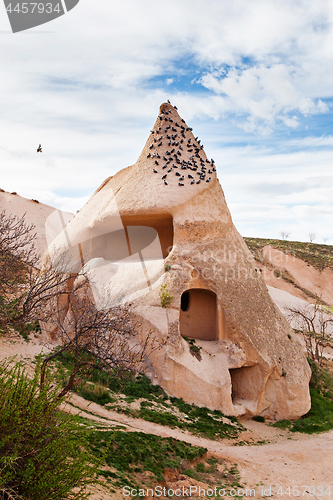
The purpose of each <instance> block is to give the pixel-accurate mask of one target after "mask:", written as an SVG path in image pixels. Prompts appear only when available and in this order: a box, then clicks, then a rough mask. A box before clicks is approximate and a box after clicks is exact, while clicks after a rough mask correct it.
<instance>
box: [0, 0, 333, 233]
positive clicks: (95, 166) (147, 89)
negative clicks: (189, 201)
mask: <svg viewBox="0 0 333 500" xmlns="http://www.w3.org/2000/svg"><path fill="white" fill-rule="evenodd" d="M9 29H10V28H9V23H8V20H7V19H6V17H5V15H4V16H2V17H1V16H0V30H2V31H5V30H7V31H8V30H9ZM42 30H45V31H54V32H53V33H49V34H43V35H42V34H34V33H35V32H41V31H42ZM0 40H1V42H2V43H3V45H4V49H3V50H2V51H1V53H0V65H1V79H0V96H1V114H0V128H1V136H0V175H1V186H0V187H2V188H3V189H6V190H8V191H18V192H19V194H23V195H25V196H27V197H29V198H32V197H33V198H37V199H41V201H44V202H46V203H49V204H51V205H52V204H55V205H56V206H57V207H59V208H63V207H72V211H75V209H76V208H79V207H80V204H81V203H83V201H84V200H85V199H86V197H87V196H89V194H91V193H92V192H93V191H94V190H95V189H96V187H97V186H98V185H99V184H100V183H101V182H102V181H103V180H104V179H105V178H106V177H108V176H109V175H112V174H114V173H115V172H116V171H117V170H119V169H121V168H123V167H125V166H127V165H129V164H131V163H133V162H135V161H136V159H137V157H138V156H139V154H140V152H141V149H142V147H143V145H144V142H145V141H146V138H147V134H148V131H149V129H150V128H151V126H152V124H153V122H154V120H155V117H156V114H157V111H158V106H159V104H160V103H161V102H163V101H165V100H166V99H167V98H171V100H172V101H174V102H175V103H176V104H177V106H178V108H179V110H180V112H181V114H182V115H183V117H184V118H185V119H186V120H187V121H188V122H189V124H190V125H193V122H194V123H196V124H197V125H198V128H201V130H202V131H203V133H204V134H205V135H206V137H205V141H204V142H205V146H206V150H207V152H208V154H209V156H213V157H214V158H215V160H216V161H217V164H218V167H219V173H220V178H221V183H222V186H223V187H224V189H225V190H226V194H227V199H228V201H229V200H230V202H231V203H232V204H233V205H232V206H233V207H236V208H235V210H236V212H235V217H236V218H237V217H238V215H237V214H238V213H239V212H237V204H238V203H240V201H241V200H242V199H245V200H246V206H247V207H248V213H249V214H251V213H252V212H253V213H254V214H256V213H258V215H256V216H255V217H258V221H259V220H263V221H264V222H258V224H257V225H256V226H255V229H256V230H257V231H258V232H260V228H263V227H265V228H266V225H265V224H267V228H268V227H269V224H270V222H269V221H270V220H271V221H275V220H276V225H278V221H277V219H278V217H279V214H280V217H281V220H285V219H284V217H285V215H287V214H288V213H289V216H290V217H291V218H294V220H298V221H301V220H302V217H303V218H304V217H305V215H304V214H305V212H304V210H305V209H304V210H303V211H302V210H300V211H297V210H296V209H295V210H289V208H288V207H290V206H291V205H292V206H295V207H296V208H297V207H298V206H300V207H308V206H310V205H309V200H311V203H314V204H316V206H317V207H318V211H316V210H313V211H312V212H311V213H312V214H313V217H319V218H320V221H319V222H318V224H328V215H325V216H323V214H324V212H325V210H326V207H330V201H329V197H330V196H331V194H332V193H331V191H330V188H329V186H326V187H325V186H324V185H320V186H319V185H318V186H317V185H316V186H315V187H314V189H313V190H311V189H309V188H308V186H307V185H304V189H302V190H301V191H300V192H298V193H292V197H290V194H289V195H288V194H287V193H285V194H284V193H283V192H282V191H281V193H275V195H274V196H275V200H274V199H272V195H269V194H268V193H267V194H266V195H265V196H264V193H263V192H262V191H261V192H260V196H261V197H262V199H261V203H260V206H261V207H262V208H261V209H260V208H256V209H255V210H254V211H251V205H253V204H256V203H257V199H258V190H257V191H256V192H255V189H254V187H256V186H259V188H260V186H263V185H264V184H266V185H267V186H268V185H269V184H271V185H273V184H274V185H275V186H277V188H279V186H282V184H283V182H281V179H282V178H283V180H284V182H285V185H287V184H288V185H289V186H290V185H291V184H292V183H293V182H297V179H302V180H303V179H305V181H306V180H307V179H309V178H310V177H311V176H314V175H315V176H317V175H318V176H321V175H323V176H327V175H328V172H329V171H330V170H331V158H332V152H333V148H332V146H333V139H332V137H331V136H328V137H327V136H322V137H312V136H311V137H309V138H305V139H303V140H302V141H299V140H297V141H296V140H293V141H294V142H293V141H288V140H287V138H286V136H283V133H281V130H284V128H286V129H289V131H290V133H291V134H292V133H294V132H295V131H296V129H297V128H300V125H303V118H302V117H305V118H306V119H307V120H308V121H307V124H310V125H311V124H312V121H311V120H312V117H313V115H317V119H318V120H319V119H320V115H321V114H323V113H325V112H327V109H328V108H327V104H326V103H325V102H324V99H325V98H327V97H331V95H332V88H333V64H332V59H333V4H331V3H329V2H327V0H317V1H316V2H313V1H310V0H299V1H297V2H290V0H278V1H276V0H252V1H251V2H249V1H248V0H234V1H233V2H230V1H227V0H211V1H210V2H209V3H207V4H205V5H204V4H203V2H202V1H200V0H183V1H182V2H179V1H177V0H169V1H168V3H156V2H153V1H152V0H142V1H140V2H135V1H134V0H124V1H123V2H121V3H118V4H115V3H114V2H109V1H107V0H100V2H97V3H96V2H83V0H82V1H81V2H79V4H78V6H77V7H75V9H73V10H72V11H70V12H69V13H68V14H67V15H65V16H62V17H61V18H59V19H57V20H55V21H53V22H52V24H49V25H45V26H44V27H39V28H38V29H36V30H32V31H31V32H30V33H21V34H20V33H18V34H15V35H12V34H1V33H0ZM5 44H6V45H5ZM189 68H190V69H189ZM191 68H192V69H191ZM187 71H188V72H189V74H188V75H187ZM179 76H181V77H182V79H183V80H184V79H186V78H187V76H188V86H187V87H186V86H182V87H179V89H178V90H174V89H177V87H176V84H177V82H178V81H179V80H178V77H179ZM183 80H182V81H183ZM191 81H192V82H195V83H193V84H192V85H191V84H190V82H191ZM159 82H162V83H159ZM198 82H202V84H204V85H205V87H206V89H207V91H204V92H200V91H199V92H198ZM171 83H172V87H170V86H169V85H171ZM165 85H167V89H166V90H165V89H163V88H161V87H164V86H165ZM199 90H202V88H201V89H200V88H199ZM208 90H209V91H208ZM167 92H168V94H167ZM234 124H237V126H238V127H240V130H238V135H237V132H236V131H235V127H234ZM229 128H230V129H232V132H231V131H229ZM277 129H279V133H280V134H281V135H280V136H275V135H274V133H275V131H276V130H277ZM310 129H311V127H310ZM206 130H209V132H210V133H211V132H213V135H214V136H215V137H216V138H217V139H216V140H215V139H214V138H213V136H212V135H210V134H208V133H207V132H206ZM253 133H257V134H259V135H260V136H261V137H262V141H263V144H265V137H266V136H267V135H269V134H270V139H267V143H266V144H267V146H266V147H264V146H263V147H261V148H255V147H247V148H244V147H243V146H237V147H233V148H230V147H225V143H226V142H228V140H230V141H231V142H232V141H234V142H235V143H241V142H244V141H248V140H249V141H250V140H252V134H253ZM235 134H236V135H235ZM222 135H224V137H220V138H219V136H222ZM234 135H235V136H234ZM39 142H42V144H43V155H41V157H37V156H36V153H35V148H36V146H37V145H38V143H39ZM273 142H274V144H271V143H273ZM206 143H207V144H206ZM222 145H223V147H222ZM274 147H276V150H275V149H274ZM291 148H296V149H298V153H297V154H296V153H295V154H291V153H290V150H291ZM321 148H324V149H325V150H324V149H321ZM310 150H311V151H310ZM283 153H284V154H283ZM222 167H223V169H222ZM281 189H282V188H281ZM73 198H76V201H75V200H74V201H71V200H73ZM307 198H308V201H307ZM320 198H322V204H320V203H321V202H320ZM275 201H276V202H275ZM293 203H294V205H293ZM266 206H273V208H272V210H268V209H267V210H266ZM281 207H282V208H281ZM283 207H286V208H283ZM320 207H321V208H320ZM323 207H324V208H323ZM67 209H68V208H67ZM319 209H322V210H323V211H320V210H319ZM324 209H325V210H324ZM260 210H262V214H261V215H260V214H259V212H260ZM288 210H289V212H288ZM310 215H311V214H310ZM322 216H323V217H322ZM260 217H261V218H262V219H260ZM250 220H251V217H250V216H249V217H248V219H247V224H249V223H250ZM254 220H257V219H256V218H255V219H254ZM286 220H289V219H286ZM260 224H263V226H260ZM272 224H273V223H272ZM300 227H303V226H302V224H301V223H300ZM304 227H305V223H304ZM271 228H272V231H273V230H274V231H275V226H274V225H272V226H271ZM279 229H281V227H279ZM306 230H307V231H308V228H307V229H306ZM265 231H266V229H265ZM267 231H269V230H268V229H267Z"/></svg>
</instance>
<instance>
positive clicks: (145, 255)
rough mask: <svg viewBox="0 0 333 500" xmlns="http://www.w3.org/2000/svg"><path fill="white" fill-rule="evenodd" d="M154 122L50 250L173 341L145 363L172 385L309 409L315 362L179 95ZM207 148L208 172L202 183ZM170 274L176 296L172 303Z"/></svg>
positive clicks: (281, 408)
mask: <svg viewBox="0 0 333 500" xmlns="http://www.w3.org/2000/svg"><path fill="white" fill-rule="evenodd" d="M170 119H171V120H172V121H170ZM176 123H177V125H176ZM169 125H170V128H168V129H167V130H166V131H165V129H166V127H168V126H169ZM182 126H183V127H184V130H183V135H182V133H181V131H182V129H181V127H182ZM159 127H161V129H159ZM173 128H174V130H173ZM153 131H154V133H151V134H150V136H149V138H148V140H147V143H146V145H145V147H144V149H143V151H142V153H141V155H140V157H139V159H138V161H137V162H136V163H135V164H134V165H132V166H130V167H127V168H125V169H123V170H121V171H119V172H118V173H117V174H116V175H115V176H114V177H110V178H109V179H107V180H106V181H105V182H104V183H103V184H102V185H101V186H100V188H99V189H98V190H97V191H96V192H95V193H94V194H93V195H92V197H91V198H90V200H89V201H88V202H87V204H86V205H85V206H84V207H83V208H82V210H81V211H80V212H79V213H78V214H77V215H76V216H75V217H74V219H73V220H72V221H71V222H70V223H69V224H68V225H67V227H66V231H65V233H66V234H62V235H60V236H58V238H56V239H55V241H54V244H53V250H52V249H51V250H50V252H51V256H52V255H53V257H52V258H54V261H56V256H57V255H58V254H59V252H60V253H61V252H62V251H68V250H70V252H71V255H72V259H73V263H74V264H75V265H77V267H78V268H80V267H82V266H83V267H84V269H85V270H86V271H87V272H88V274H89V273H90V274H89V275H90V276H91V287H92V291H93V294H94V297H95V300H96V303H97V305H98V307H100V308H103V307H106V306H107V305H110V304H111V305H112V304H113V305H116V304H117V303H120V302H121V303H127V305H129V306H130V308H131V310H132V312H133V314H134V315H135V316H136V317H138V318H139V320H140V323H141V332H140V333H141V335H143V336H145V335H147V334H148V332H149V331H150V332H152V333H153V335H154V336H155V337H156V338H157V339H158V340H161V341H164V342H165V345H164V346H163V347H162V348H161V349H159V350H158V351H156V352H154V353H153V354H152V355H151V356H150V358H149V359H148V360H147V362H146V369H147V374H148V375H149V377H150V378H151V379H152V380H153V382H155V383H158V384H160V385H161V386H162V387H163V388H164V389H165V390H166V391H167V392H168V393H169V394H170V395H172V396H177V397H182V398H183V399H184V400H185V401H186V402H188V403H195V404H197V405H202V406H207V407H209V408H211V409H219V410H222V411H223V412H224V413H226V414H230V415H236V416H240V415H245V416H251V415H259V414H260V415H263V416H265V417H267V418H270V419H273V420H274V419H284V418H285V419H295V418H297V417H299V416H301V415H303V414H305V413H306V412H307V411H308V410H309V408H310V397H309V389H308V382H309V378H310V368H309V366H308V364H307V362H306V359H305V357H304V355H303V353H302V349H301V347H300V345H299V344H298V342H297V340H296V338H295V336H294V334H293V332H292V330H291V328H290V326H289V325H288V323H287V321H286V320H285V318H284V317H283V315H282V313H281V312H280V310H279V309H278V308H277V307H276V306H275V304H274V303H273V302H272V300H271V298H270V296H269V293H268V291H267V288H266V286H265V283H264V281H263V279H262V277H261V274H260V272H259V271H258V270H257V269H256V263H255V261H254V259H253V257H252V255H251V253H250V251H249V250H248V248H247V246H246V244H245V243H244V241H243V239H242V237H241V236H240V235H239V233H238V232H237V230H236V229H235V227H234V225H233V223H232V219H231V216H230V213H229V210H228V207H227V205H226V201H225V198H224V194H223V191H222V188H221V186H220V184H219V181H218V179H217V176H216V172H215V171H214V170H215V168H214V165H213V164H212V163H208V162H207V161H206V160H207V158H206V155H205V153H204V150H203V149H200V145H199V148H198V150H197V151H196V149H195V147H191V145H193V143H194V144H195V145H197V146H198V142H197V141H196V140H195V138H194V136H193V134H192V132H191V130H189V129H188V127H187V125H186V124H185V122H182V120H181V118H180V116H179V115H178V112H177V111H176V110H175V108H173V107H172V106H171V105H170V104H166V103H165V104H162V105H161V107H160V115H159V117H158V118H157V120H156V123H155V125H154V127H153ZM166 135H169V136H170V139H168V138H167V137H166ZM172 136H174V137H173V138H172ZM184 136H185V137H184ZM154 139H155V141H154ZM182 139H183V143H181V142H180V141H181V140H182ZM189 139H191V142H190V143H188V140H189ZM169 142H170V145H169ZM177 143H178V144H177ZM188 144H190V146H188ZM180 146H181V147H180ZM172 150H174V151H172ZM191 150H192V151H191ZM154 153H155V156H154V157H153V158H152V155H153V154H154ZM168 153H170V154H168ZM157 154H158V155H159V157H158V156H157ZM196 154H197V155H198V156H195V155H196ZM193 155H194V158H192V159H191V157H192V156H193ZM147 156H150V157H148V158H147ZM163 157H165V158H167V159H168V158H171V161H170V162H169V163H168V165H167V167H166V168H163V166H164V165H165V164H166V163H167V162H166V161H165V160H163ZM176 158H178V162H177V160H176ZM200 158H201V159H202V164H204V166H205V167H206V176H205V178H203V179H201V182H200V183H199V184H197V183H196V182H197V180H198V179H199V175H198V173H197V172H198V171H199V170H201V162H200ZM193 159H195V160H196V162H197V165H198V169H197V171H195V165H194V162H193ZM183 160H184V161H185V162H187V163H184V164H183V166H184V167H186V168H183V169H181V164H182V161H183ZM189 161H191V164H189V163H188V162H189ZM172 165H175V166H176V167H178V168H175V167H172ZM171 167H172V168H173V170H172V171H171V172H168V170H169V168H171ZM189 167H191V168H192V169H190V168H189ZM153 169H155V170H156V171H157V173H155V172H154V171H153ZM209 170H210V171H211V173H208V171H209ZM201 171H203V170H201ZM175 172H179V173H180V176H176V175H175ZM165 174H167V177H166V180H167V184H165V183H164V180H163V179H162V176H163V175H165ZM189 174H190V175H192V177H194V178H195V179H196V182H195V183H194V184H191V182H192V179H191V178H189V177H188V175H189ZM181 176H184V180H183V181H179V179H180V178H181ZM209 177H210V182H206V179H207V178H209ZM179 182H181V183H182V184H184V185H183V186H180V185H179ZM124 228H125V229H124ZM68 242H69V243H70V246H69V247H68ZM165 265H168V266H170V270H169V271H167V272H165V271H164V266H165ZM163 284H166V285H167V290H168V291H169V293H170V294H171V295H172V297H173V298H172V301H171V303H170V305H168V306H167V307H166V308H162V307H161V299H160V295H159V293H160V287H161V285H163ZM182 309H183V310H182ZM182 336H185V337H188V338H194V339H196V344H195V345H196V346H197V347H199V348H201V349H200V351H199V353H195V352H193V350H191V349H190V344H189V343H188V342H186V341H185V340H184V339H183V338H182ZM289 337H290V338H289Z"/></svg>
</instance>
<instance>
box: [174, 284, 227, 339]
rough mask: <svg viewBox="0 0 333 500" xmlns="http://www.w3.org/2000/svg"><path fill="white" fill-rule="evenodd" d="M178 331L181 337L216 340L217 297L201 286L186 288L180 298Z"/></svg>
mask: <svg viewBox="0 0 333 500" xmlns="http://www.w3.org/2000/svg"><path fill="white" fill-rule="evenodd" d="M179 320H180V333H181V335H182V336H183V337H189V338H193V339H201V340H216V339H217V338H218V328H217V297H216V294H215V293H214V292H211V291H209V290H204V289H201V288H192V289H190V290H186V291H185V292H184V293H183V294H182V296H181V299H180V319H179Z"/></svg>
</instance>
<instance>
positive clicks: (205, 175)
mask: <svg viewBox="0 0 333 500" xmlns="http://www.w3.org/2000/svg"><path fill="white" fill-rule="evenodd" d="M168 103H169V104H171V103H170V101H169V100H168ZM174 109H176V110H177V107H176V106H174ZM169 115H172V109H169V110H168V111H161V114H160V115H159V117H158V118H159V120H160V126H158V127H157V128H156V130H151V131H150V132H151V134H152V136H153V142H152V143H151V145H150V146H149V149H150V150H151V152H149V153H148V155H147V158H150V159H151V160H152V161H154V167H153V169H152V170H153V172H154V174H161V173H162V174H163V175H162V180H163V182H164V184H165V185H166V186H167V185H168V180H169V179H170V177H171V176H172V174H174V175H175V176H176V177H177V180H178V186H184V185H185V182H188V183H189V184H190V185H193V184H200V183H201V182H210V181H211V180H212V177H213V175H214V173H215V172H216V168H215V163H214V160H213V159H211V160H208V159H207V158H206V159H204V158H202V157H201V155H200V152H201V151H202V150H203V145H202V144H201V143H200V140H199V139H198V138H197V137H196V138H195V139H194V140H193V139H192V138H191V137H189V138H186V132H188V131H190V132H192V128H190V127H187V126H186V123H185V120H183V119H181V122H180V123H178V122H177V121H176V120H173V119H172V118H171V116H169ZM191 135H192V134H191ZM163 141H166V142H167V146H168V148H170V150H166V151H165V153H162V150H161V149H160V148H161V146H163ZM164 144H165V142H164ZM163 149H164V148H163ZM185 153H189V154H190V156H189V155H188V154H186V157H187V158H188V160H186V159H184V158H182V156H185ZM188 170H191V172H193V174H192V173H191V174H190V173H188V172H187V171H188Z"/></svg>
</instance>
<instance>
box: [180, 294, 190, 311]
mask: <svg viewBox="0 0 333 500" xmlns="http://www.w3.org/2000/svg"><path fill="white" fill-rule="evenodd" d="M189 304H190V294H189V292H184V293H183V295H182V297H181V299H180V308H181V310H182V311H184V312H185V311H187V310H188V306H189Z"/></svg>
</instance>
